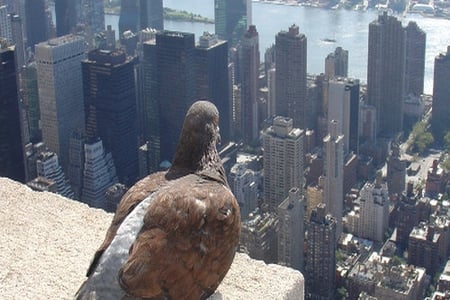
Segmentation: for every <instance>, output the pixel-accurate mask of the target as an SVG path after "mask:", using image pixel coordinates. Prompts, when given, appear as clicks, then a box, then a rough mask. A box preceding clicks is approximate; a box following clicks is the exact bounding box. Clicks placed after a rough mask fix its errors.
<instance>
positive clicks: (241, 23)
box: [214, 0, 252, 45]
mask: <svg viewBox="0 0 450 300" xmlns="http://www.w3.org/2000/svg"><path fill="white" fill-rule="evenodd" d="M214 19H215V31H216V34H217V35H218V36H219V38H221V39H224V40H227V41H228V42H229V43H230V45H236V44H238V42H239V40H240V39H241V37H242V36H243V35H244V33H245V31H246V30H247V27H248V26H250V25H251V24H252V22H251V1H250V0H214Z"/></svg>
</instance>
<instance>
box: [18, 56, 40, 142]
mask: <svg viewBox="0 0 450 300" xmlns="http://www.w3.org/2000/svg"><path fill="white" fill-rule="evenodd" d="M22 88H23V100H24V104H25V107H26V111H27V119H28V127H29V130H30V141H31V142H33V143H37V142H39V141H40V140H41V139H42V133H41V128H40V126H39V120H40V112H39V91H38V82H37V70H36V63H35V62H32V63H29V64H27V65H26V66H23V68H22Z"/></svg>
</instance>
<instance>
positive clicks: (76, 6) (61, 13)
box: [55, 0, 81, 36]
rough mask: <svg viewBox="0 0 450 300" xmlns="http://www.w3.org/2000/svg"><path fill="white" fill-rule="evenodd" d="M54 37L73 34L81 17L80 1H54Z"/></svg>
mask: <svg viewBox="0 0 450 300" xmlns="http://www.w3.org/2000/svg"><path fill="white" fill-rule="evenodd" d="M55 17H56V36H63V35H67V34H70V33H75V29H76V26H77V24H78V23H79V22H78V21H79V20H80V17H81V0H55Z"/></svg>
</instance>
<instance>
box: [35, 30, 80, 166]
mask: <svg viewBox="0 0 450 300" xmlns="http://www.w3.org/2000/svg"><path fill="white" fill-rule="evenodd" d="M84 57H85V53H84V39H83V38H82V37H80V36H75V35H65V36H62V37H58V38H55V39H50V40H48V41H46V42H42V43H39V44H37V45H36V68H37V78H38V88H39V103H40V115H41V129H42V140H43V142H44V143H45V145H46V146H47V147H48V148H49V149H50V150H51V151H52V152H55V153H56V154H57V155H58V157H59V159H60V163H61V165H62V167H63V169H64V170H66V172H67V170H68V165H69V140H70V136H71V134H72V132H73V131H75V130H82V131H83V129H84V105H83V84H82V76H81V61H82V60H83V59H84Z"/></svg>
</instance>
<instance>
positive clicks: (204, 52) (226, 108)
mask: <svg viewBox="0 0 450 300" xmlns="http://www.w3.org/2000/svg"><path fill="white" fill-rule="evenodd" d="M195 66H196V88H197V95H196V97H197V98H198V99H208V100H209V101H211V102H212V103H214V104H215V105H216V106H217V109H218V110H219V112H220V121H219V122H220V123H219V127H220V136H221V143H222V144H224V145H226V144H228V142H229V141H230V135H231V133H230V132H231V103H230V85H229V83H228V80H229V79H228V43H227V42H226V41H223V40H219V39H217V36H215V35H213V34H210V33H208V32H205V33H203V35H202V36H201V37H200V38H199V43H198V45H197V47H196V48H195Z"/></svg>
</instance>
